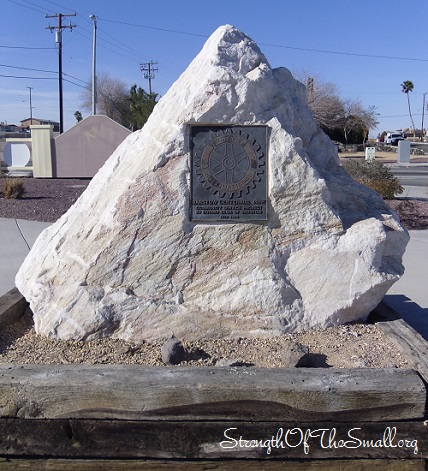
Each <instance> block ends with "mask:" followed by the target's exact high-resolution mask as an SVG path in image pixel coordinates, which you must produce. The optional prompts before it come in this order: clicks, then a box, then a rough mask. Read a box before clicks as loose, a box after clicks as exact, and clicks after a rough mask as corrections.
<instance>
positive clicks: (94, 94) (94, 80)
mask: <svg viewBox="0 0 428 471" xmlns="http://www.w3.org/2000/svg"><path fill="white" fill-rule="evenodd" d="M89 18H90V19H91V20H92V21H93V22H94V30H93V37H92V114H93V115H94V116H95V115H96V114H97V73H96V57H97V17H96V16H95V15H94V14H92V15H90V16H89Z"/></svg>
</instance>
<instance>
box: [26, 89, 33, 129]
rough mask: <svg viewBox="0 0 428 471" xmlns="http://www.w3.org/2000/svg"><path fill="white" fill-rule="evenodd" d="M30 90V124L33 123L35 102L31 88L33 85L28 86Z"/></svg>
mask: <svg viewBox="0 0 428 471" xmlns="http://www.w3.org/2000/svg"><path fill="white" fill-rule="evenodd" d="M27 88H28V89H29V90H30V126H31V125H32V124H33V102H32V100H31V90H32V89H33V87H27Z"/></svg>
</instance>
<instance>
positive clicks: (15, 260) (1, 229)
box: [0, 218, 50, 296]
mask: <svg viewBox="0 0 428 471" xmlns="http://www.w3.org/2000/svg"><path fill="white" fill-rule="evenodd" d="M49 225H50V223H46V222H35V221H23V220H18V221H17V220H15V219H7V218H0V296H2V295H3V294H5V293H7V292H8V291H9V290H11V289H12V288H14V287H15V275H16V273H17V271H18V269H19V267H20V266H21V264H22V262H23V261H24V258H25V257H26V256H27V254H28V252H29V251H30V247H31V246H32V245H33V244H34V241H35V240H36V238H37V236H38V235H39V234H40V232H42V230H43V229H45V228H46V227H47V226H49ZM20 226H22V228H21V227H20Z"/></svg>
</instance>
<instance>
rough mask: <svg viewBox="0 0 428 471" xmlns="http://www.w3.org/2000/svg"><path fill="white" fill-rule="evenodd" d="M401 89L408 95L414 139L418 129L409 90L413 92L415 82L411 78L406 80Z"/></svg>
mask: <svg viewBox="0 0 428 471" xmlns="http://www.w3.org/2000/svg"><path fill="white" fill-rule="evenodd" d="M401 91H402V92H403V93H405V94H406V95H407V105H408V106H409V116H410V120H411V121H412V126H413V140H415V139H416V129H415V123H414V122H413V116H412V111H411V109H410V98H409V92H413V82H411V81H410V80H405V81H404V82H403V83H402V84H401Z"/></svg>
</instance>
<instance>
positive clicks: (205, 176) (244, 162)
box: [195, 128, 266, 198]
mask: <svg viewBox="0 0 428 471" xmlns="http://www.w3.org/2000/svg"><path fill="white" fill-rule="evenodd" d="M203 144H204V147H203V149H202V152H201V153H200V156H199V157H198V158H197V159H196V161H195V166H196V168H197V170H196V175H197V177H198V179H199V180H200V182H201V183H202V185H203V186H204V188H206V189H207V190H209V191H210V192H211V193H212V194H218V196H219V197H220V198H223V197H225V196H226V195H227V196H228V197H229V198H239V197H241V196H242V195H243V194H248V193H249V191H250V189H251V188H255V187H256V185H257V183H258V182H259V181H260V180H261V178H260V175H261V174H262V173H264V167H265V165H266V164H265V159H264V154H263V152H262V151H261V147H260V146H259V145H258V144H257V142H256V140H255V139H253V138H251V137H250V136H249V135H248V134H247V133H244V132H241V131H240V130H238V129H236V130H235V129H233V128H227V129H225V130H220V131H218V132H216V133H214V132H211V133H210V135H209V137H207V138H206V139H204V141H203Z"/></svg>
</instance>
